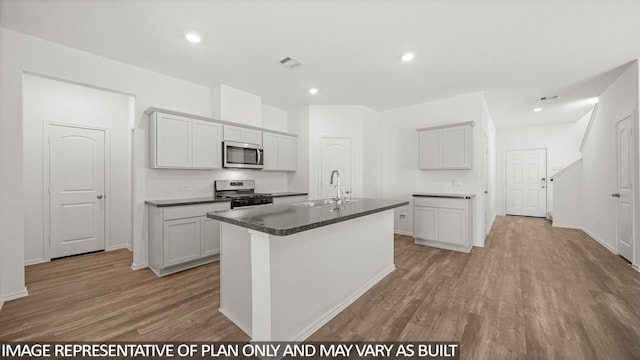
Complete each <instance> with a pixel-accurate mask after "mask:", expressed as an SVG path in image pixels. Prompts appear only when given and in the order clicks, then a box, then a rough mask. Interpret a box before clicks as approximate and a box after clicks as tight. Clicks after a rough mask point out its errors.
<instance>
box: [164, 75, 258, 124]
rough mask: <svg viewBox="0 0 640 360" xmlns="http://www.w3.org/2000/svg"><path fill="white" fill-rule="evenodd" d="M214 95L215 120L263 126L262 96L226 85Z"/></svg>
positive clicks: (215, 89)
mask: <svg viewBox="0 0 640 360" xmlns="http://www.w3.org/2000/svg"><path fill="white" fill-rule="evenodd" d="M212 93H213V99H212V100H213V111H214V112H213V117H214V118H216V119H219V120H225V121H231V122H235V123H238V124H245V125H252V126H261V125H262V98H261V97H260V96H258V95H254V94H251V93H248V92H246V91H242V90H239V89H235V88H232V87H230V86H227V85H224V84H221V85H220V86H217V87H215V88H214V89H213V91H212ZM172 110H173V109H172Z"/></svg>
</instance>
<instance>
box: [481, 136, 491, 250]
mask: <svg viewBox="0 0 640 360" xmlns="http://www.w3.org/2000/svg"><path fill="white" fill-rule="evenodd" d="M483 135H484V159H483V160H484V191H483V197H482V200H483V205H484V237H485V238H486V237H487V235H489V223H490V222H491V218H490V216H489V212H490V208H491V207H490V203H489V140H488V138H487V134H486V133H483Z"/></svg>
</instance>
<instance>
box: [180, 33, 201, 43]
mask: <svg viewBox="0 0 640 360" xmlns="http://www.w3.org/2000/svg"><path fill="white" fill-rule="evenodd" d="M184 37H185V38H187V40H189V42H192V43H196V44H197V43H199V42H200V41H202V39H200V35H198V34H194V33H188V34H187V35H185V36H184Z"/></svg>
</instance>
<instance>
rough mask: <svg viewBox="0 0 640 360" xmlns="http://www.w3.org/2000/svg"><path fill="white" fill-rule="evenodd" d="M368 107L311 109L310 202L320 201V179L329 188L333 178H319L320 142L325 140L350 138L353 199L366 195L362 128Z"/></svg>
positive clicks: (347, 106) (313, 106) (317, 106)
mask: <svg viewBox="0 0 640 360" xmlns="http://www.w3.org/2000/svg"><path fill="white" fill-rule="evenodd" d="M365 109H366V108H365V107H364V106H359V105H353V106H351V105H310V106H309V198H310V199H317V198H319V197H320V186H319V183H318V179H320V177H323V178H324V179H325V181H324V183H325V184H327V182H328V181H329V176H330V175H331V174H320V143H321V142H320V139H321V138H322V137H323V136H336V137H350V138H351V193H352V194H351V195H352V196H354V197H362V194H363V163H364V157H363V146H364V139H363V135H364V132H363V126H364V120H365V115H364V112H365Z"/></svg>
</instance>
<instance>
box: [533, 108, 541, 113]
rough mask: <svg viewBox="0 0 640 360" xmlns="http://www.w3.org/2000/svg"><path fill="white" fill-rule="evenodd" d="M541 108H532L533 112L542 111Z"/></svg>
mask: <svg viewBox="0 0 640 360" xmlns="http://www.w3.org/2000/svg"><path fill="white" fill-rule="evenodd" d="M542 109H543V108H535V109H533V111H535V112H540V111H542Z"/></svg>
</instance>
